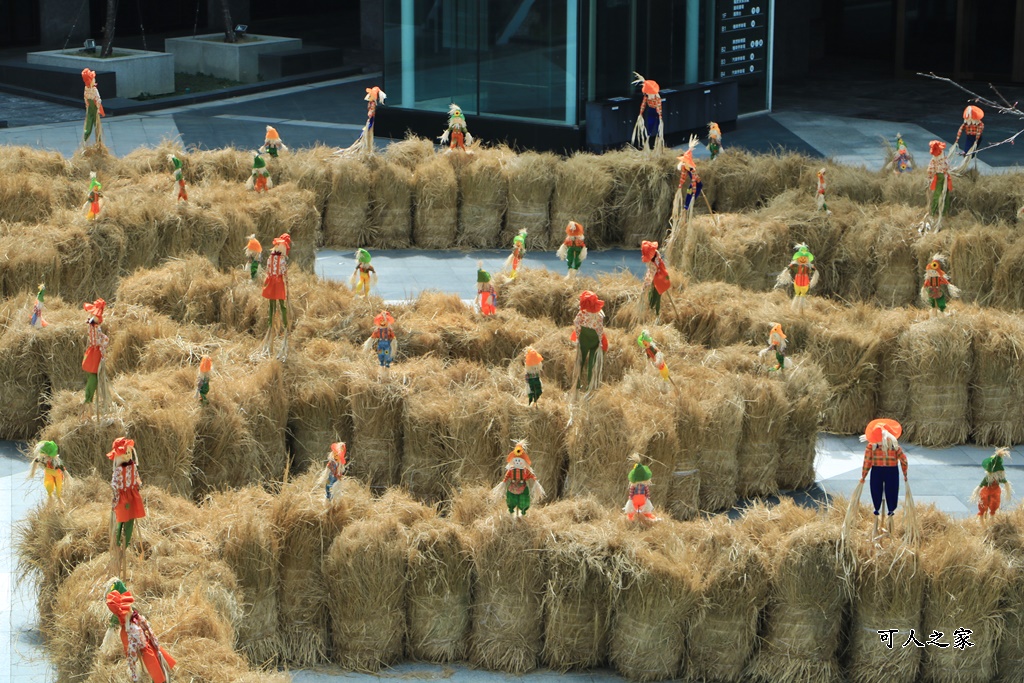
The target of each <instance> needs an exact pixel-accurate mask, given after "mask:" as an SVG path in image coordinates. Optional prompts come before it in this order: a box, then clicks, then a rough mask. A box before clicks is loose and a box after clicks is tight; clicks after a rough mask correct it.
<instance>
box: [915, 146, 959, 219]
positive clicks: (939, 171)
mask: <svg viewBox="0 0 1024 683" xmlns="http://www.w3.org/2000/svg"><path fill="white" fill-rule="evenodd" d="M928 148H929V150H930V151H931V154H932V158H931V161H929V162H928V191H929V193H930V196H929V200H928V214H927V215H926V216H925V219H924V220H923V221H922V222H921V225H920V226H919V227H918V229H917V231H918V232H920V233H925V232H930V231H932V230H934V231H936V232H938V230H939V227H940V226H941V225H942V218H943V216H945V215H946V212H947V211H949V204H950V202H951V201H952V199H953V198H952V196H951V195H950V193H951V192H952V191H953V178H952V176H951V175H950V173H949V160H948V159H946V143H945V142H942V141H941V140H932V141H931V142H929V143H928Z"/></svg>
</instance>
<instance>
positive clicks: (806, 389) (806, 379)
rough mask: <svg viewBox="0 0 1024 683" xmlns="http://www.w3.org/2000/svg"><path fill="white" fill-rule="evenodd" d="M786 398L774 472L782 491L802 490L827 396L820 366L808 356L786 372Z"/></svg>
mask: <svg viewBox="0 0 1024 683" xmlns="http://www.w3.org/2000/svg"><path fill="white" fill-rule="evenodd" d="M784 379H785V391H786V401H787V402H788V403H789V408H790V410H789V420H788V421H787V423H786V425H785V427H784V428H783V429H782V432H781V434H779V437H780V438H779V467H778V470H777V471H776V473H775V478H776V482H777V483H778V487H779V488H780V489H782V490H784V491H794V490H799V489H805V488H807V487H809V486H811V485H812V484H814V458H815V454H816V446H817V442H818V431H819V429H820V425H821V419H822V408H823V407H824V406H825V405H826V402H827V400H828V395H829V386H828V382H827V381H826V380H825V375H824V373H823V372H822V371H821V368H820V367H818V366H817V364H815V363H814V361H812V360H810V359H801V360H800V362H799V364H798V365H796V366H795V367H793V368H791V369H789V370H787V371H786V373H785V376H784Z"/></svg>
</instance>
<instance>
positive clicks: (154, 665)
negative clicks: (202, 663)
mask: <svg viewBox="0 0 1024 683" xmlns="http://www.w3.org/2000/svg"><path fill="white" fill-rule="evenodd" d="M106 602H107V609H109V610H110V611H111V612H112V613H113V615H114V616H112V617H111V626H112V627H113V628H117V627H118V626H120V630H121V645H122V646H123V647H124V654H125V657H126V658H127V659H128V675H129V677H130V678H131V680H132V683H137V682H138V680H139V672H138V666H139V660H142V666H143V667H145V669H146V673H148V674H149V677H150V678H152V679H153V683H167V681H170V679H171V669H173V668H174V665H175V664H176V662H175V661H174V657H172V656H171V655H170V653H169V652H167V650H165V649H164V648H163V647H161V646H160V641H158V640H157V638H156V634H155V633H154V632H153V628H152V627H151V626H150V625H149V621H147V620H146V617H144V616H142V615H141V614H140V613H139V610H137V609H135V598H134V597H133V596H132V594H131V591H129V590H128V588H127V587H125V585H124V582H122V581H121V580H120V579H117V578H115V579H114V582H113V585H112V586H111V588H110V591H109V592H108V593H107V597H106Z"/></svg>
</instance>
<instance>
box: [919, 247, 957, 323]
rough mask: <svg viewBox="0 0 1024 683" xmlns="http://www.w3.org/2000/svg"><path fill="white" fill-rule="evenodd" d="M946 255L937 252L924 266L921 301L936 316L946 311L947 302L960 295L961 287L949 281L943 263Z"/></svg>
mask: <svg viewBox="0 0 1024 683" xmlns="http://www.w3.org/2000/svg"><path fill="white" fill-rule="evenodd" d="M945 262H946V257H945V256H943V255H942V254H935V255H934V256H932V260H931V261H930V262H929V263H928V265H927V266H925V268H924V283H923V284H922V285H921V303H923V304H924V305H925V306H928V307H929V308H930V309H931V313H930V315H931V316H932V317H933V318H934V317H935V316H937V315H939V314H940V313H945V312H946V303H948V302H949V300H950V299H957V298H959V297H960V288H959V287H957V286H956V285H954V284H953V283H952V282H950V281H949V277H947V275H946V271H945V269H944V268H943V265H944V264H945Z"/></svg>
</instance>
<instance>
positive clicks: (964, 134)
mask: <svg viewBox="0 0 1024 683" xmlns="http://www.w3.org/2000/svg"><path fill="white" fill-rule="evenodd" d="M983 118H985V111H984V110H983V109H982V108H981V107H978V106H975V105H973V104H971V105H968V106H967V108H966V109H964V122H963V123H962V124H960V128H958V129H957V131H956V139H955V140H953V146H954V147H956V146H957V143H960V154H961V155H962V156H963V157H964V162H963V164H961V165H960V169H958V170H962V169H963V168H965V167H966V166H967V164H969V163H970V162H971V159H973V158H975V155H976V154H977V151H978V145H980V144H981V134H982V133H983V132H985V124H984V123H983V122H982V119H983Z"/></svg>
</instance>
